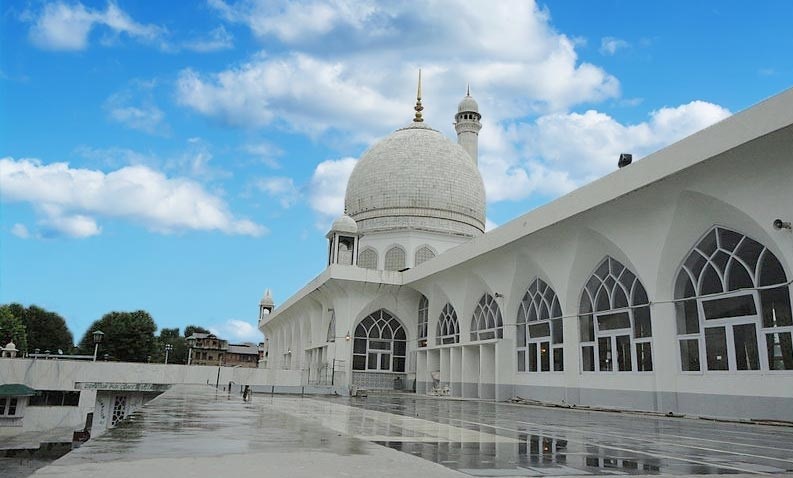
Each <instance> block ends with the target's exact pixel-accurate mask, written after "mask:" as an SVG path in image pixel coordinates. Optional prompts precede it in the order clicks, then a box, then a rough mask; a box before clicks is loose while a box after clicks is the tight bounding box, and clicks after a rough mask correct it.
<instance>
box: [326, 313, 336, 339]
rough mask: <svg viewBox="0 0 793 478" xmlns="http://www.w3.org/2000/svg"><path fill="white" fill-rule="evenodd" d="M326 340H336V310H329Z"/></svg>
mask: <svg viewBox="0 0 793 478" xmlns="http://www.w3.org/2000/svg"><path fill="white" fill-rule="evenodd" d="M327 341H328V342H335V341H336V311H335V310H332V311H331V312H330V324H328V339H327Z"/></svg>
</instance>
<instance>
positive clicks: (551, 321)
mask: <svg viewBox="0 0 793 478" xmlns="http://www.w3.org/2000/svg"><path fill="white" fill-rule="evenodd" d="M516 324H517V335H516V339H517V359H518V362H517V365H518V368H517V370H518V372H549V371H550V370H551V369H552V368H553V370H554V371H556V372H558V371H562V370H564V349H563V347H564V344H563V340H564V331H563V328H562V327H563V325H562V308H561V305H560V304H559V298H558V297H557V296H556V291H554V290H553V288H552V287H551V286H549V285H548V284H547V283H546V282H545V281H544V280H542V279H540V278H539V277H537V278H536V279H534V280H533V281H532V282H531V284H530V285H529V287H528V288H527V289H526V293H525V294H524V295H523V300H521V303H520V305H519V306H518V314H517V320H516ZM552 363H553V365H551V364H552Z"/></svg>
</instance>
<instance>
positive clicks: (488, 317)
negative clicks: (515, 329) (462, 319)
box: [471, 293, 504, 341]
mask: <svg viewBox="0 0 793 478" xmlns="http://www.w3.org/2000/svg"><path fill="white" fill-rule="evenodd" d="M503 325H504V324H503V321H502V320H501V309H500V308H499V307H498V304H497V303H496V299H494V298H493V296H492V295H490V294H487V293H486V294H484V295H483V296H482V297H481V298H480V299H479V302H477V304H476V307H475V308H474V313H473V316H472V317H471V340H472V341H477V340H488V339H495V338H499V339H500V338H502V337H503V336H504V330H503Z"/></svg>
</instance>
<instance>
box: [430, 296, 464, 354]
mask: <svg viewBox="0 0 793 478" xmlns="http://www.w3.org/2000/svg"><path fill="white" fill-rule="evenodd" d="M459 342H460V326H459V324H458V323H457V312H455V311H454V307H452V304H446V305H444V306H443V310H442V311H441V316H440V317H438V328H437V330H436V332H435V343H436V344H437V345H446V344H456V343H459Z"/></svg>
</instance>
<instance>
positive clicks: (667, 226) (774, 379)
mask: <svg viewBox="0 0 793 478" xmlns="http://www.w3.org/2000/svg"><path fill="white" fill-rule="evenodd" d="M615 163H616V158H615ZM348 194H349V190H348ZM353 218H355V216H353ZM792 219H793V90H788V91H786V92H784V93H782V94H780V95H778V96H776V97H774V98H771V99H769V100H767V101H765V102H763V103H761V104H759V105H757V106H754V107H752V108H750V109H748V110H746V111H744V112H741V113H739V114H736V115H734V116H732V117H730V118H728V119H726V120H724V121H722V122H720V123H718V124H716V125H714V126H712V127H710V128H707V129H705V130H703V131H701V132H699V133H697V134H694V135H692V136H690V137H688V138H686V139H684V140H682V141H680V142H678V143H675V144H673V145H671V146H669V147H667V148H665V149H663V150H661V151H659V152H657V153H655V154H652V155H650V156H648V157H647V158H645V159H642V160H641V161H638V162H636V163H634V164H632V165H630V166H627V167H625V168H623V169H620V170H618V171H615V172H613V173H612V174H610V175H608V176H606V177H604V178H602V179H600V180H597V181H595V182H593V183H591V184H588V185H586V186H584V187H582V188H580V189H578V190H576V191H573V192H572V193H570V194H568V195H566V196H564V197H562V198H559V199H558V200H556V201H553V202H551V203H549V204H547V205H545V206H543V207H540V208H538V209H536V210H533V211H531V212H529V213H527V214H525V215H523V216H521V217H519V218H517V219H515V220H513V221H512V222H510V223H508V224H506V225H504V226H502V227H500V228H497V229H495V230H494V231H491V232H489V233H487V234H484V235H481V236H478V237H473V238H470V239H466V240H465V241H462V242H463V243H462V244H461V245H459V246H457V247H451V246H452V244H447V245H448V247H446V245H443V244H441V243H433V242H431V239H430V238H429V237H420V234H421V232H420V231H415V230H406V229H405V228H397V229H395V230H393V231H388V230H384V231H378V232H376V233H371V234H367V233H366V231H360V230H359V232H361V235H360V238H359V239H358V240H359V242H360V244H359V247H360V251H363V250H364V249H365V248H366V247H372V248H374V249H376V250H377V253H378V264H377V268H376V269H377V270H370V269H365V268H362V267H358V266H356V265H342V264H339V263H333V261H331V262H332V263H331V264H330V265H329V266H328V268H327V269H326V270H325V271H323V272H322V273H321V274H320V275H319V276H318V277H316V278H315V279H314V280H313V281H311V282H310V283H309V284H307V285H306V286H305V287H304V288H303V289H301V290H300V291H298V292H297V293H296V294H295V295H293V296H292V297H291V298H289V299H288V300H287V301H286V302H285V303H284V304H282V305H280V307H277V308H275V310H274V311H273V312H272V313H271V314H269V315H266V316H263V317H262V319H261V320H260V329H261V330H262V332H263V333H264V334H265V336H266V337H267V340H268V355H269V358H268V363H267V366H268V367H269V368H273V369H287V370H291V371H295V372H300V374H301V376H302V380H303V382H304V383H323V382H324V381H326V380H333V381H334V383H335V384H336V385H339V384H358V385H362V386H367V387H371V388H391V387H393V386H395V385H396V386H405V387H406V388H409V389H410V388H412V387H413V385H414V384H415V389H416V392H417V393H427V392H428V391H429V390H430V389H431V388H432V387H433V386H434V385H435V386H438V385H439V386H441V387H444V386H447V387H448V389H449V392H450V394H451V395H454V396H462V397H472V398H483V399H498V400H501V399H507V398H510V397H512V396H515V395H518V396H521V397H524V398H528V399H535V400H542V401H548V402H554V403H567V404H576V405H591V406H604V407H614V408H629V409H640V410H652V411H658V412H664V413H666V412H675V413H685V414H691V415H701V416H720V417H739V418H757V419H782V420H793V345H791V342H793V318H791V307H790V303H791V286H790V284H791V279H793V233H791V229H790V224H789V223H790V221H791V220H792ZM422 241H426V242H427V243H428V244H431V245H432V246H433V247H435V250H436V252H437V257H434V258H432V259H430V260H427V261H426V262H424V263H421V264H419V265H416V264H415V259H414V257H413V256H414V254H415V250H416V248H417V247H419V246H420V244H423V242H422ZM395 244H398V245H400V246H401V247H403V248H404V250H405V253H406V254H405V258H406V262H405V267H404V269H406V270H404V271H403V272H398V271H392V270H383V269H387V268H386V267H385V262H384V259H385V258H384V253H385V250H387V249H388V248H390V247H392V245H395ZM439 244H440V245H439ZM692 254H693V255H692ZM359 259H360V256H359ZM400 270H401V269H400ZM626 271H627V272H626ZM686 281H692V285H691V286H689V285H688V283H687V282H686ZM693 282H696V284H695V285H694V284H693ZM425 299H426V300H425ZM382 311H384V312H386V313H387V317H389V318H391V317H393V318H394V319H395V320H397V321H398V323H399V324H400V325H401V326H402V329H403V331H404V334H405V337H404V347H405V352H404V356H405V361H404V369H402V365H401V363H402V362H401V361H399V360H397V359H399V358H400V357H401V356H400V355H399V354H400V353H402V352H401V347H402V341H401V339H399V338H397V337H396V335H395V334H396V332H393V333H392V332H382V331H380V332H377V334H379V335H377V334H375V336H372V335H371V334H370V332H366V333H367V334H370V335H369V336H367V338H366V339H364V340H363V344H364V348H361V343H362V342H361V340H358V341H356V335H358V334H359V331H370V330H372V327H371V325H372V321H373V320H374V321H376V320H379V319H381V318H382V315H383V312H382ZM370 316H374V319H367V317H370ZM453 317H456V319H457V321H456V324H454V320H453ZM379 323H381V324H382V321H381V322H379ZM439 323H440V327H439ZM472 325H473V326H474V327H475V329H474V330H472ZM377 330H380V329H377ZM389 330H390V329H389ZM438 332H440V334H441V337H439V336H438ZM383 334H386V335H388V334H391V335H392V337H390V338H384V337H383V336H382V335H383ZM362 350H363V351H362ZM384 355H388V357H387V359H386V358H383V357H384ZM356 356H358V357H361V356H364V357H365V360H364V362H363V367H361V365H362V362H361V359H360V358H358V359H356ZM370 358H371V359H370ZM356 361H357V362H356ZM372 365H373V366H372ZM356 368H363V370H354V369H356ZM434 379H438V382H439V383H434Z"/></svg>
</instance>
